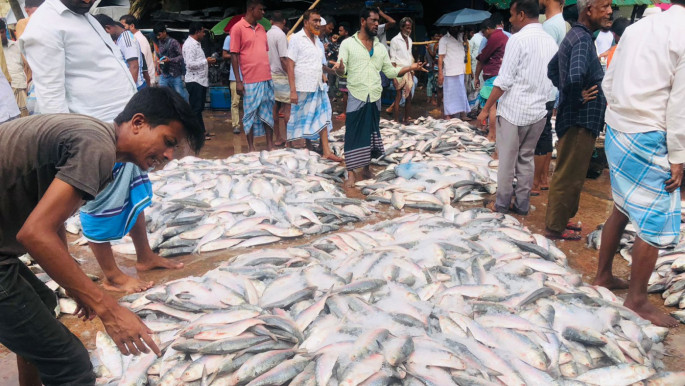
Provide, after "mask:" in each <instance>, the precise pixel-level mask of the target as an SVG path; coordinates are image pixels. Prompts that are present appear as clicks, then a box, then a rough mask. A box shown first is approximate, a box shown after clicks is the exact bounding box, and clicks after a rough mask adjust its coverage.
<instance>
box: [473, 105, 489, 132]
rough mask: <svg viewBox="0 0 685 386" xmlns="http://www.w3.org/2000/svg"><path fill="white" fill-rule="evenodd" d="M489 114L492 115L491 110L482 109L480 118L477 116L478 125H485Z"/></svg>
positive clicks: (481, 126)
mask: <svg viewBox="0 0 685 386" xmlns="http://www.w3.org/2000/svg"><path fill="white" fill-rule="evenodd" d="M488 115H490V112H489V111H485V109H482V110H481V111H480V114H478V118H476V125H477V126H478V127H480V128H481V129H482V128H483V127H485V120H486V119H488Z"/></svg>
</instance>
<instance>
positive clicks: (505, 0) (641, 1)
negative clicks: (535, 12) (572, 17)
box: [485, 0, 670, 9]
mask: <svg viewBox="0 0 685 386" xmlns="http://www.w3.org/2000/svg"><path fill="white" fill-rule="evenodd" d="M485 1H486V2H487V3H488V4H490V5H493V6H495V7H497V8H499V9H509V3H510V0H485ZM659 3H667V4H669V3H670V0H663V1H652V0H613V2H612V4H613V5H615V6H617V7H621V6H633V5H652V4H659ZM575 4H576V0H566V1H565V2H564V6H565V7H566V6H569V5H575Z"/></svg>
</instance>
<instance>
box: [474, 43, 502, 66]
mask: <svg viewBox="0 0 685 386" xmlns="http://www.w3.org/2000/svg"><path fill="white" fill-rule="evenodd" d="M491 40H492V39H490V40H488V43H489V44H487V43H486V44H485V47H483V49H482V50H481V52H480V54H478V56H476V59H477V60H478V61H479V62H483V63H485V62H487V61H488V59H490V57H491V56H492V55H493V54H494V53H495V51H497V47H499V44H496V43H497V42H494V41H491ZM481 45H482V44H481Z"/></svg>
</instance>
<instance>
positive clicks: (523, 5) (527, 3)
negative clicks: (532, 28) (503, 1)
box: [509, 0, 540, 19]
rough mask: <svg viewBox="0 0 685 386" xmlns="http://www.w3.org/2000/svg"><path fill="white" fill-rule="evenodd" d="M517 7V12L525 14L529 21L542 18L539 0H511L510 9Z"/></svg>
mask: <svg viewBox="0 0 685 386" xmlns="http://www.w3.org/2000/svg"><path fill="white" fill-rule="evenodd" d="M513 6H516V8H515V9H516V12H517V13H518V12H523V14H524V15H526V17H527V18H529V19H537V18H538V17H540V3H539V1H538V0H511V5H510V6H509V7H513Z"/></svg>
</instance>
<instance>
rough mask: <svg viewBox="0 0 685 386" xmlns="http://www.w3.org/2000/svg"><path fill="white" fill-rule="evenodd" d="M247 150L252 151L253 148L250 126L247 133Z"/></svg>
mask: <svg viewBox="0 0 685 386" xmlns="http://www.w3.org/2000/svg"><path fill="white" fill-rule="evenodd" d="M246 137H247V151H248V152H249V153H252V152H253V151H254V150H255V149H254V130H252V129H251V128H250V132H249V133H247V136H246Z"/></svg>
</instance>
